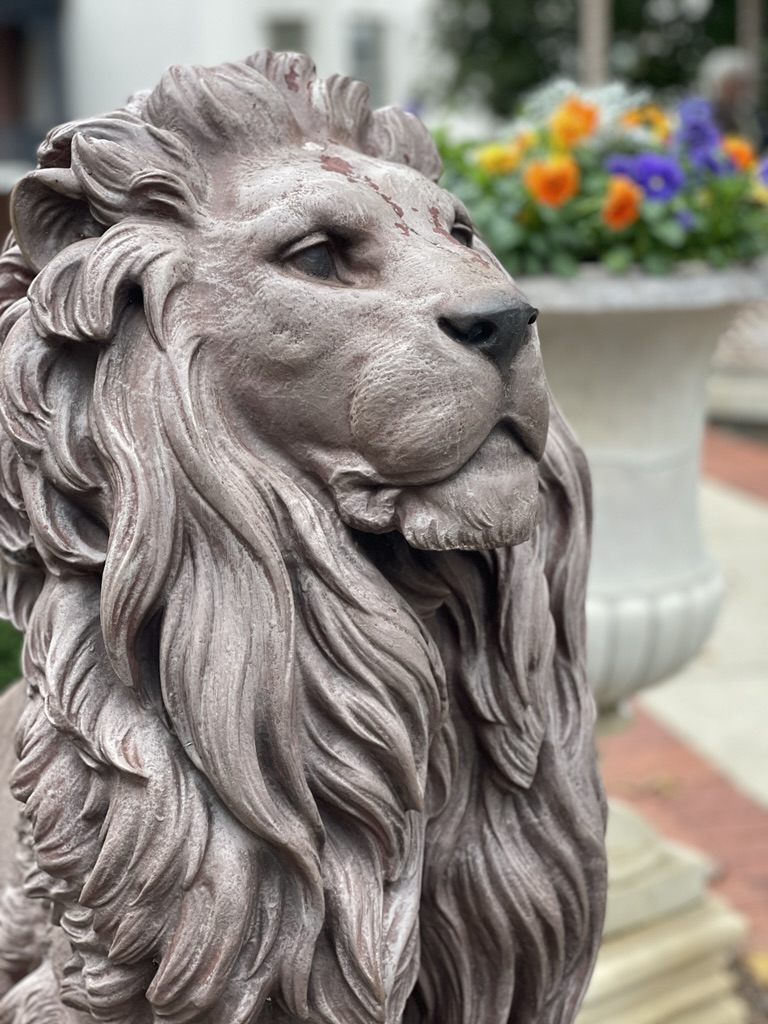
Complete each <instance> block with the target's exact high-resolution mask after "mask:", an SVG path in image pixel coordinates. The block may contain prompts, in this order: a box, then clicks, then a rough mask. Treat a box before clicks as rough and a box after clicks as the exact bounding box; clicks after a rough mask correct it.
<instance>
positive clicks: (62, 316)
mask: <svg viewBox="0 0 768 1024" xmlns="http://www.w3.org/2000/svg"><path fill="white" fill-rule="evenodd" d="M438 170H439V167H438V161H437V158H436V155H435V152H434V149H433V147H432V144H431V141H430V140H429V137H428V135H427V134H426V132H425V130H424V129H423V128H422V127H421V125H420V124H419V123H418V122H417V121H416V120H415V119H413V118H411V117H410V116H409V115H405V114H402V113H401V112H399V111H395V110H385V111H376V112H373V113H372V112H370V111H369V110H368V108H367V104H366V90H365V87H364V86H362V85H361V84H360V83H354V82H351V81H349V80H347V79H342V78H332V79H329V80H328V81H326V82H323V81H320V80H318V79H317V78H316V77H315V74H314V69H313V67H312V65H311V63H310V62H309V61H308V60H307V59H306V58H302V57H299V56H297V55H291V54H278V55H275V54H270V53H261V54H257V55H256V56H255V57H253V58H251V59H249V60H247V61H245V62H243V63H240V64H232V65H224V66H222V67H220V68H215V69H200V68H174V69H171V70H170V71H169V72H168V73H167V74H166V75H165V76H164V78H163V80H162V81H161V83H160V85H159V86H158V87H157V88H156V89H155V90H154V91H152V92H151V93H146V94H141V95H139V96H137V97H135V98H134V100H133V101H132V102H131V103H130V104H129V105H128V106H127V107H126V108H125V109H124V110H121V111H118V112H116V113H115V114H112V115H109V116H106V117H104V118H101V119H95V120H91V121H85V122H78V123H75V124H70V125H65V126H63V127H62V128H60V129H57V130H55V131H54V132H52V133H51V135H50V136H49V138H48V139H47V140H46V142H45V143H44V144H43V146H42V147H41V150H40V168H39V169H38V170H37V171H35V172H33V173H32V174H30V175H28V176H27V177H26V178H25V179H24V180H23V181H22V182H21V183H20V185H19V186H18V187H17V190H16V192H15V195H14V199H13V225H14V236H15V243H16V245H14V244H11V245H10V247H9V248H7V250H6V253H5V255H4V256H3V258H2V261H0V309H4V310H5V312H4V316H3V319H2V320H0V339H4V343H3V348H2V351H1V352H0V422H1V423H2V426H3V428H4V432H3V435H2V438H1V439H0V468H2V470H3V479H2V505H1V507H0V512H2V521H1V522H0V529H1V530H2V537H1V538H0V539H1V540H2V547H3V551H4V553H5V557H6V561H7V563H8V571H7V573H6V582H5V601H6V606H7V608H8V611H9V614H12V615H13V616H14V617H15V619H16V621H17V622H18V623H19V624H21V625H23V626H26V627H27V629H28V637H27V645H26V649H25V659H24V671H25V675H26V677H27V681H28V685H29V688H30V700H29V704H28V709H27V712H26V713H25V716H24V719H23V721H22V724H21V727H20V731H19V754H20V759H21V763H20V765H19V768H18V769H17V772H16V775H15V780H14V789H15V792H16V794H17V795H18V797H19V798H20V799H21V800H23V801H24V802H25V803H26V812H27V814H28V815H29V817H30V818H31V820H32V825H33V835H34V846H35V855H36V861H37V863H36V866H35V868H34V870H32V871H31V872H30V876H29V878H28V880H27V887H28V890H29V891H30V893H32V894H33V895H43V896H46V897H47V898H49V899H52V900H53V901H54V903H55V904H56V906H57V908H58V916H59V917H60V920H61V927H62V929H63V930H64V932H65V934H66V935H67V937H68V939H69V941H70V943H71V946H72V949H73V953H74V956H73V959H72V961H71V962H70V964H69V966H68V967H67V968H66V970H65V971H64V976H63V979H62V980H61V982H60V984H61V987H62V991H63V993H64V996H65V999H66V1001H67V1002H68V1003H70V1004H71V1005H74V1006H77V1007H79V1008H80V1009H81V1010H82V1011H83V1012H86V1013H88V1014H91V1015H92V1016H93V1017H95V1018H96V1019H100V1020H102V1019H103V1020H112V1021H125V1022H126V1024H127V1022H129V1021H130V1022H131V1024H136V1022H139V1021H145V1020H146V1021H153V1020H163V1021H168V1022H175V1024H182V1022H188V1021H189V1022H192V1021H200V1022H203V1021H206V1022H207V1021H210V1022H214V1021H216V1022H219V1021H224V1020H226V1021H228V1022H233V1024H234V1022H236V1021H241V1022H243V1024H246V1022H252V1021H256V1020H257V1019H258V1020H259V1021H262V1020H264V1021H274V1022H278V1021H285V1022H287V1021H298V1020H311V1021H313V1022H317V1024H319V1022H321V1021H322V1022H327V1024H342V1022H343V1024H349V1022H350V1021H352V1020H354V1021H359V1022H360V1024H373V1022H374V1021H379V1022H392V1024H394V1022H395V1021H399V1020H400V1019H401V1018H402V1017H403V1014H405V1018H406V1019H407V1020H408V1021H409V1022H417V1021H419V1022H421V1021H424V1022H426V1021H435V1022H436V1021H440V1022H441V1024H453V1022H456V1024H459V1022H464V1021H469V1020H472V1021H475V1020H482V1021H483V1024H496V1022H498V1024H501V1022H502V1021H506V1020H507V1019H509V1017H510V1014H513V1015H514V1014H518V1016H516V1017H515V1019H519V1020H520V1021H526V1020H529V1021H531V1022H533V1021H534V1020H541V1021H542V1022H543V1021H545V1020H547V1021H549V1020H551V1021H553V1022H554V1021H557V1022H558V1024H560V1022H562V1021H565V1020H566V1019H570V1017H569V1014H572V1013H573V1012H575V1007H576V1005H577V1004H578V999H579V995H580V992H581V988H582V985H583V980H584V977H585V976H586V973H587V971H588V968H589V964H590V962H591V956H592V954H593V952H594V944H595V940H596V934H597V929H598V925H599V915H600V904H601V896H600V892H599V885H598V886H597V890H598V891H597V892H596V893H595V894H592V893H591V892H590V887H591V886H592V884H593V882H594V879H595V878H599V877H600V875H601V872H602V861H601V854H600V838H599V835H598V833H599V831H600V821H601V815H602V811H601V803H600V797H599V791H598V787H597V785H596V783H595V780H594V771H593V765H592V754H591V751H590V742H589V735H588V732H589V730H588V726H589V721H590V715H591V711H590V709H589V698H588V696H587V695H586V691H585V688H584V681H583V613H582V609H581V607H580V602H582V601H583V591H584V585H585V572H586V538H585V529H586V522H587V515H588V513H587V509H586V504H585V487H586V478H585V474H584V468H583V462H582V460H581V456H580V454H579V453H578V450H577V448H576V446H575V444H574V443H573V441H572V438H571V437H570V434H569V433H568V432H567V429H566V428H565V427H564V425H563V424H562V421H561V419H560V418H559V416H558V414H557V412H556V410H553V425H552V431H551V433H550V438H549V441H548V442H547V443H546V449H545V442H546V439H547V423H548V418H549V399H548V395H547V391H546V386H545V383H544V379H543V374H542V369H541V362H540V355H539V349H538V340H537V336H536V328H535V326H534V321H535V310H533V309H532V308H531V307H530V306H529V305H528V304H527V302H526V301H525V300H524V298H523V297H522V296H521V294H520V293H519V291H518V290H517V289H516V287H515V285H514V284H513V283H512V281H511V280H510V279H509V277H508V276H507V275H506V274H505V273H504V272H503V270H502V269H501V268H500V267H499V265H498V264H497V263H496V261H495V260H494V259H493V258H492V257H491V256H490V254H489V253H488V252H487V251H486V250H485V249H484V247H483V246H482V244H481V243H480V242H479V241H478V240H477V239H475V238H474V237H473V233H472V228H471V223H470V221H469V218H468V216H467V213H466V211H465V210H464V209H463V208H462V207H461V206H460V204H459V203H458V202H457V201H456V200H455V199H454V198H453V197H451V196H450V195H448V194H447V193H445V192H444V191H442V190H441V189H440V188H439V187H438V186H437V185H436V184H435V179H436V177H437V174H438ZM539 464H540V465H541V473H539V468H538V467H539ZM540 477H541V479H540ZM539 510H541V511H540V522H539V525H538V528H537V529H536V532H535V534H534V535H533V536H532V532H533V530H534V526H535V524H536V521H537V513H539ZM381 534H383V535H384V536H383V537H379V536H378V535H381ZM529 538H530V539H529ZM509 545H517V546H516V547H514V548H512V547H509ZM585 826H586V827H585ZM486 832H487V835H486V834H485V833H486ZM501 835H506V836H507V839H508V843H507V844H506V845H505V844H503V843H502V844H501V845H499V837H500V836H501ZM446 858H448V859H446ZM537 871H538V872H539V874H540V875H542V876H543V875H545V874H546V873H547V872H548V871H554V872H555V873H556V875H557V878H558V879H559V881H558V883H557V884H556V885H555V892H556V893H558V894H559V895H557V896H550V895H549V894H546V893H545V894H543V895H542V892H541V891H540V890H541V887H540V886H538V889H537V885H536V884H535V883H534V884H532V883H531V878H532V877H533V876H535V874H536V872H537ZM526 886H527V890H526ZM534 890H536V893H537V894H536V895H535V896H534ZM491 891H493V892H494V893H495V895H494V896H493V899H494V902H495V907H494V909H492V910H491V909H489V908H488V907H485V908H484V909H482V910H481V912H478V904H482V901H483V899H485V900H486V903H487V900H488V898H489V893H490V892H491ZM522 891H527V894H526V895H525V897H524V898H520V892H522ZM484 893H485V896H483V894H484ZM499 908H501V912H500V911H499ZM499 913H501V916H499ZM420 934H421V938H420ZM0 938H1V936H0ZM526 944H527V945H528V946H529V947H530V948H531V949H535V950H536V954H535V956H534V957H533V958H532V959H531V958H528V960H526V957H525V955H524V952H523V951H524V948H525V947H526ZM420 945H421V947H422V948H421V955H420V954H419V949H420ZM474 945H476V946H477V948H478V949H482V948H486V949H487V950H489V951H490V950H492V951H494V953H500V955H501V956H502V959H503V961H504V963H505V965H506V966H507V980H506V981H504V982H503V983H500V982H499V980H498V978H497V977H495V974H496V969H495V967H494V968H493V970H492V972H491V974H492V975H493V976H494V978H493V980H492V981H491V980H490V978H489V982H488V984H487V985H484V984H483V982H482V979H481V978H480V977H479V975H480V974H482V971H483V970H485V969H487V968H481V967H479V966H478V965H473V964H472V959H473V957H474V953H473V946H474ZM462 958H463V959H462ZM420 960H421V963H422V973H421V977H420V978H419V980H418V982H417V975H418V972H419V962H420ZM446 972H447V974H449V975H452V979H451V981H450V983H447V982H446V984H445V985H441V984H440V983H439V979H440V977H443V976H445V975H446ZM475 973H477V974H478V978H476V979H475V980H474V981H473V978H472V975H473V974H475ZM414 986H415V987H414ZM484 990H485V991H484ZM491 990H492V993H491ZM526 1007H527V1009H524V1008H526ZM526 1014H527V1015H526Z"/></svg>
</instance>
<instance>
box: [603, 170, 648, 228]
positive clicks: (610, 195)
mask: <svg viewBox="0 0 768 1024" xmlns="http://www.w3.org/2000/svg"><path fill="white" fill-rule="evenodd" d="M642 198H643V190H642V189H641V188H640V186H639V185H637V184H635V182H634V181H632V179H631V178H626V177H624V175H623V174H616V175H614V176H613V177H612V178H610V179H609V181H608V191H607V192H606V194H605V199H604V200H603V207H602V210H601V211H600V216H601V217H602V219H603V223H604V224H606V225H607V226H608V227H609V228H610V229H611V230H612V231H622V230H623V229H624V228H628V227H629V226H630V224H634V223H635V221H636V220H637V218H638V217H639V216H640V202H641V200H642Z"/></svg>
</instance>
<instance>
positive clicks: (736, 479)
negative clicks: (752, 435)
mask: <svg viewBox="0 0 768 1024" xmlns="http://www.w3.org/2000/svg"><path fill="white" fill-rule="evenodd" d="M701 468H702V471H703V473H704V475H705V476H709V477H712V478H713V479H714V480H719V481H720V482H721V483H724V484H729V485H730V486H731V487H738V488H739V490H742V491H746V492H747V493H748V494H751V495H753V496H754V497H756V498H762V499H763V500H764V501H768V444H765V443H763V442H760V441H752V440H750V439H749V438H747V437H741V436H739V435H738V434H735V433H731V432H729V431H727V430H723V429H721V428H716V427H710V428H709V429H708V430H707V432H706V433H705V435H704V446H703V450H702V465H701Z"/></svg>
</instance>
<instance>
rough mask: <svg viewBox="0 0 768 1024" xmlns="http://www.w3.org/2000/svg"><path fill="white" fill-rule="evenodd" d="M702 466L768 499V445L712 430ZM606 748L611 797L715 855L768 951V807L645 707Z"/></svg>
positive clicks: (722, 888)
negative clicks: (687, 744) (657, 719)
mask: <svg viewBox="0 0 768 1024" xmlns="http://www.w3.org/2000/svg"><path fill="white" fill-rule="evenodd" d="M703 471H704V473H705V475H706V476H709V477H711V478H714V479H716V480H719V481H720V482H722V483H726V484H728V485H730V486H733V487H737V488H739V489H741V490H743V491H746V492H748V493H749V494H751V495H753V496H754V497H757V498H760V499H763V500H765V501H768V444H764V443H760V442H757V441H751V440H748V439H746V438H741V437H739V436H738V435H736V434H730V433H728V432H726V431H724V430H720V429H709V430H708V431H707V434H706V437H705V442H704V451H703ZM766 684H767V685H768V681H767V682H766ZM599 746H600V757H601V769H602V773H603V778H604V780H605V783H606V788H607V789H608V792H609V794H610V795H611V796H616V797H620V798H621V799H622V800H625V801H626V802H627V803H630V804H632V805H633V806H634V807H635V808H636V809H637V810H638V811H640V812H641V813H642V814H643V815H644V816H645V817H646V818H647V819H648V820H649V821H651V822H652V823H653V824H654V825H655V826H656V827H657V828H658V829H659V831H661V832H662V833H663V834H664V835H666V836H668V837H670V838H673V839H677V840H679V841H681V842H684V843H687V844H688V845H690V846H694V847H696V848H698V849H699V850H702V851H703V852H705V853H707V854H708V855H709V856H710V857H711V858H712V859H713V860H715V861H716V862H717V864H718V868H719V870H718V876H717V879H716V882H715V884H714V888H715V890H716V891H718V892H720V893H721V894H722V895H723V896H724V897H725V898H726V899H727V900H728V901H729V902H730V903H731V905H732V906H733V907H735V908H736V909H737V910H739V911H741V912H742V913H743V914H744V915H745V916H746V917H747V918H748V919H749V922H750V925H751V930H750V935H749V939H748V946H749V949H750V950H753V951H768V810H767V809H766V808H764V807H761V806H760V805H758V804H757V803H756V802H755V801H753V800H751V799H750V798H749V797H747V796H746V795H745V794H744V793H742V792H741V791H740V790H739V789H738V788H737V787H736V786H734V784H733V783H732V782H730V781H729V780H728V779H726V778H725V777H724V776H722V775H721V774H720V773H719V772H718V771H717V769H715V768H714V767H713V766H712V765H711V764H709V762H708V761H706V760H705V759H704V758H703V757H701V756H700V755H699V754H697V753H695V752H694V751H692V750H691V749H690V748H689V747H687V746H686V745H685V743H683V742H682V741H681V740H680V739H678V738H677V737H676V736H675V735H674V734H673V733H671V732H670V731H669V730H667V729H666V728H665V727H663V726H662V725H661V724H660V723H659V722H657V721H656V719H654V718H653V717H652V716H651V715H650V714H648V713H647V712H646V711H643V710H641V709H640V708H637V707H636V708H635V709H634V716H633V720H632V723H631V725H630V726H629V728H628V729H627V730H626V731H624V732H622V733H618V734H616V735H614V736H609V737H604V738H603V739H601V740H600V744H599ZM766 746H767V748H768V741H767V743H766ZM766 756H767V757H768V754H767V755H766Z"/></svg>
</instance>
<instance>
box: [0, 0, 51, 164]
mask: <svg viewBox="0 0 768 1024" xmlns="http://www.w3.org/2000/svg"><path fill="white" fill-rule="evenodd" d="M59 11H60V4H59V2H58V0H0V160H27V161H31V160H33V159H34V155H35V149H36V148H37V144H38V143H39V142H40V140H41V139H42V137H43V136H44V135H45V133H46V132H47V131H48V129H49V128H51V127H52V126H53V125H54V124H57V123H58V122H60V121H63V120H64V104H63V98H62V74H61V49H60V44H59Z"/></svg>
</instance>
